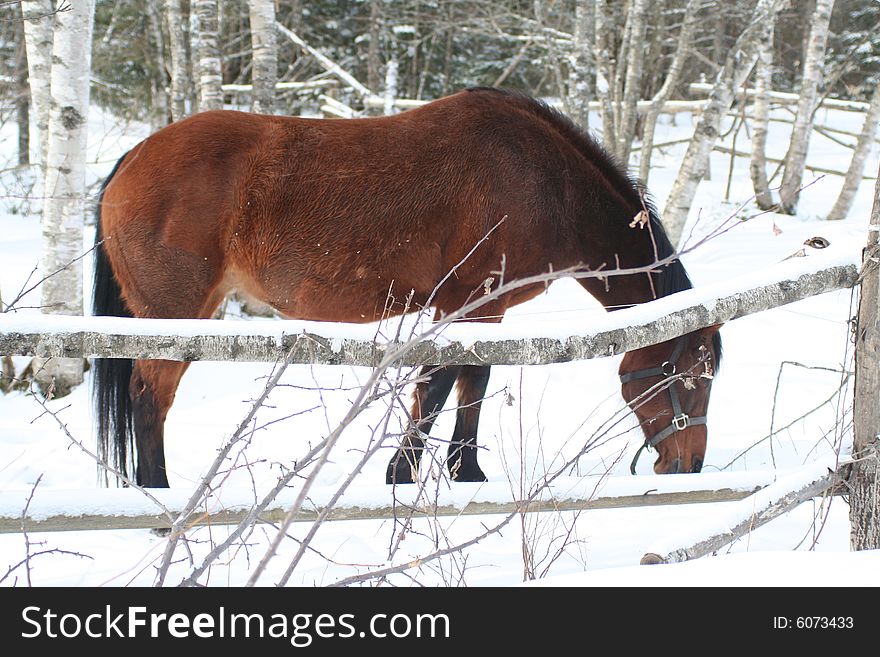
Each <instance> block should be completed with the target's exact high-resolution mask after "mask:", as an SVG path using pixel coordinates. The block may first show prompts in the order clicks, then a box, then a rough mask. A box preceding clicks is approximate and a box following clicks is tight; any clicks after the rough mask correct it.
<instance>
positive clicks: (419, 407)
mask: <svg viewBox="0 0 880 657" xmlns="http://www.w3.org/2000/svg"><path fill="white" fill-rule="evenodd" d="M459 369H460V368H459V367H457V366H450V367H429V366H426V367H423V368H422V369H421V371H420V372H419V378H420V379H422V380H421V381H420V382H419V383H417V384H416V394H415V399H414V401H413V409H412V424H411V426H410V427H409V429H408V430H407V433H406V436H404V439H403V444H402V445H401V446H400V447H399V448H398V449H397V451H396V452H395V453H394V456H393V457H391V461H390V462H389V463H388V470H387V471H386V473H385V482H386V483H388V484H411V483H413V482H415V481H416V477H417V474H418V470H419V460H420V459H421V457H422V450H423V449H424V447H425V441H424V439H423V438H422V436H423V435H426V434H428V433H429V432H430V431H431V427H433V426H434V420H435V419H436V417H437V413H439V412H440V410H441V409H442V408H443V404H444V403H445V402H446V398H447V397H448V396H449V393H450V391H451V390H452V385H453V384H454V383H455V379H456V377H457V376H458V373H459Z"/></svg>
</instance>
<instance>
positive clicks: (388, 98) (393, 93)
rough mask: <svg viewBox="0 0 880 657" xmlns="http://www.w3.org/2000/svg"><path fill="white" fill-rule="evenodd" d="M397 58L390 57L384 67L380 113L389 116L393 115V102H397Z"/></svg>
mask: <svg viewBox="0 0 880 657" xmlns="http://www.w3.org/2000/svg"><path fill="white" fill-rule="evenodd" d="M397 71H398V63H397V58H396V57H392V58H391V59H390V60H388V63H387V64H386V65H385V104H384V106H383V108H382V113H383V114H384V115H385V116H390V115H392V114H394V113H395V110H394V102H395V101H396V100H397Z"/></svg>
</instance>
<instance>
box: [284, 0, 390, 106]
mask: <svg viewBox="0 0 880 657" xmlns="http://www.w3.org/2000/svg"><path fill="white" fill-rule="evenodd" d="M295 31H296V29H295V28H294V32H295ZM381 32H382V3H381V2H380V0H370V43H369V44H368V46H367V86H368V87H369V88H370V91H372V92H373V93H375V92H376V90H377V89H378V88H379V84H380V82H381V79H382V78H381V72H380V69H381V68H382V60H381V58H380V57H379V39H380V37H381Z"/></svg>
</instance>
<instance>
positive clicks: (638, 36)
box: [616, 0, 648, 166]
mask: <svg viewBox="0 0 880 657" xmlns="http://www.w3.org/2000/svg"><path fill="white" fill-rule="evenodd" d="M647 8H648V0H632V4H631V5H630V9H629V16H627V19H626V22H627V24H628V29H627V32H628V33H629V37H628V45H627V49H626V53H627V54H626V78H625V81H624V85H623V97H622V106H621V109H620V124H619V125H618V127H617V149H616V152H617V159H618V160H619V161H620V163H621V164H623V165H624V166H626V164H627V163H628V162H629V153H630V150H631V149H632V142H633V139H634V138H635V133H636V117H637V116H638V111H637V107H636V106H637V104H638V102H639V96H640V95H641V93H640V92H641V88H642V65H643V63H644V59H645V58H644V53H645V47H646V44H645V29H646V26H645V14H646V12H647Z"/></svg>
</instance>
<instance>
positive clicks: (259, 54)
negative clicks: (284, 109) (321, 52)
mask: <svg viewBox="0 0 880 657" xmlns="http://www.w3.org/2000/svg"><path fill="white" fill-rule="evenodd" d="M248 7H249V9H250V20H251V49H252V52H253V54H252V58H251V61H252V66H251V81H252V85H253V88H252V91H251V109H252V110H253V111H254V112H257V113H258V114H272V113H273V112H274V111H275V83H276V82H277V81H278V46H277V39H276V36H275V0H249V1H248Z"/></svg>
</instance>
